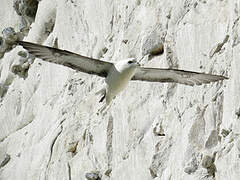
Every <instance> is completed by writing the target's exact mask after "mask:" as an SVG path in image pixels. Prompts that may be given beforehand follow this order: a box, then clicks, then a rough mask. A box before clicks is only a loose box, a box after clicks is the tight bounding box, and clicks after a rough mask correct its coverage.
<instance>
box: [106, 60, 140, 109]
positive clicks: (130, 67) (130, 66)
mask: <svg viewBox="0 0 240 180" xmlns="http://www.w3.org/2000/svg"><path fill="white" fill-rule="evenodd" d="M129 62H132V63H129ZM138 67H139V64H138V63H137V62H136V61H135V59H134V58H129V59H125V60H122V61H119V62H117V63H115V64H114V66H113V67H112V68H111V70H110V72H109V74H108V76H107V78H106V79H105V82H106V87H105V93H106V94H105V96H106V104H107V105H108V104H110V102H111V101H112V99H114V97H115V96H116V95H117V94H118V93H120V92H121V91H122V90H124V89H125V88H126V86H127V85H128V82H129V81H130V80H131V78H132V77H133V76H134V74H135V72H136V71H137V68H138Z"/></svg>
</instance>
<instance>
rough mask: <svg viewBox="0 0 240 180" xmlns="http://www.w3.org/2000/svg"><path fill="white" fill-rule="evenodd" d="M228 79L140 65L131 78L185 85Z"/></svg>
mask: <svg viewBox="0 0 240 180" xmlns="http://www.w3.org/2000/svg"><path fill="white" fill-rule="evenodd" d="M224 79H228V78H227V77H224V76H219V75H212V74H204V73H199V72H191V71H184V70H178V69H160V68H144V67H140V68H139V69H138V71H137V72H136V73H135V75H134V76H133V78H132V80H141V81H150V82H175V83H180V84H186V85H190V86H193V85H201V84H207V83H210V82H216V81H220V80H224Z"/></svg>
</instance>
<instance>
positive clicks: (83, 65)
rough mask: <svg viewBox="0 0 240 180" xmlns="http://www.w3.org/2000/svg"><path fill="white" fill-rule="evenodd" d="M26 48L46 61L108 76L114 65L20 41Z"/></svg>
mask: <svg viewBox="0 0 240 180" xmlns="http://www.w3.org/2000/svg"><path fill="white" fill-rule="evenodd" d="M18 44H19V45H21V46H23V48H24V49H26V50H28V52H29V53H30V54H32V55H34V56H35V57H37V58H40V59H42V60H44V61H48V62H52V63H56V64H61V65H64V66H67V67H70V68H72V69H75V70H78V71H81V72H85V73H88V74H95V75H98V76H101V77H106V76H107V74H108V72H109V70H110V69H111V67H112V65H113V64H112V63H110V62H106V61H101V60H98V59H92V58H89V57H85V56H81V55H79V54H75V53H72V52H70V51H66V50H61V49H57V48H53V47H48V46H43V45H39V44H35V43H30V42H24V41H18Z"/></svg>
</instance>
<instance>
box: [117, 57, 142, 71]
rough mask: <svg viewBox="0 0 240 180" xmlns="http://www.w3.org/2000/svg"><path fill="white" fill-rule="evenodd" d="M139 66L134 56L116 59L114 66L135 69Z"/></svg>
mask: <svg viewBox="0 0 240 180" xmlns="http://www.w3.org/2000/svg"><path fill="white" fill-rule="evenodd" d="M139 66H140V64H139V63H138V62H137V61H136V59H135V58H128V59H124V60H121V61H118V62H117V63H116V67H117V69H118V70H120V69H121V70H123V69H125V70H127V69H128V70H130V69H132V70H134V69H137V68H138V67H139Z"/></svg>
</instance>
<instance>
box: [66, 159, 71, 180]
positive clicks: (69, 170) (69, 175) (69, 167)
mask: <svg viewBox="0 0 240 180" xmlns="http://www.w3.org/2000/svg"><path fill="white" fill-rule="evenodd" d="M67 167H68V180H72V176H71V166H70V164H69V162H68V163H67Z"/></svg>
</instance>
